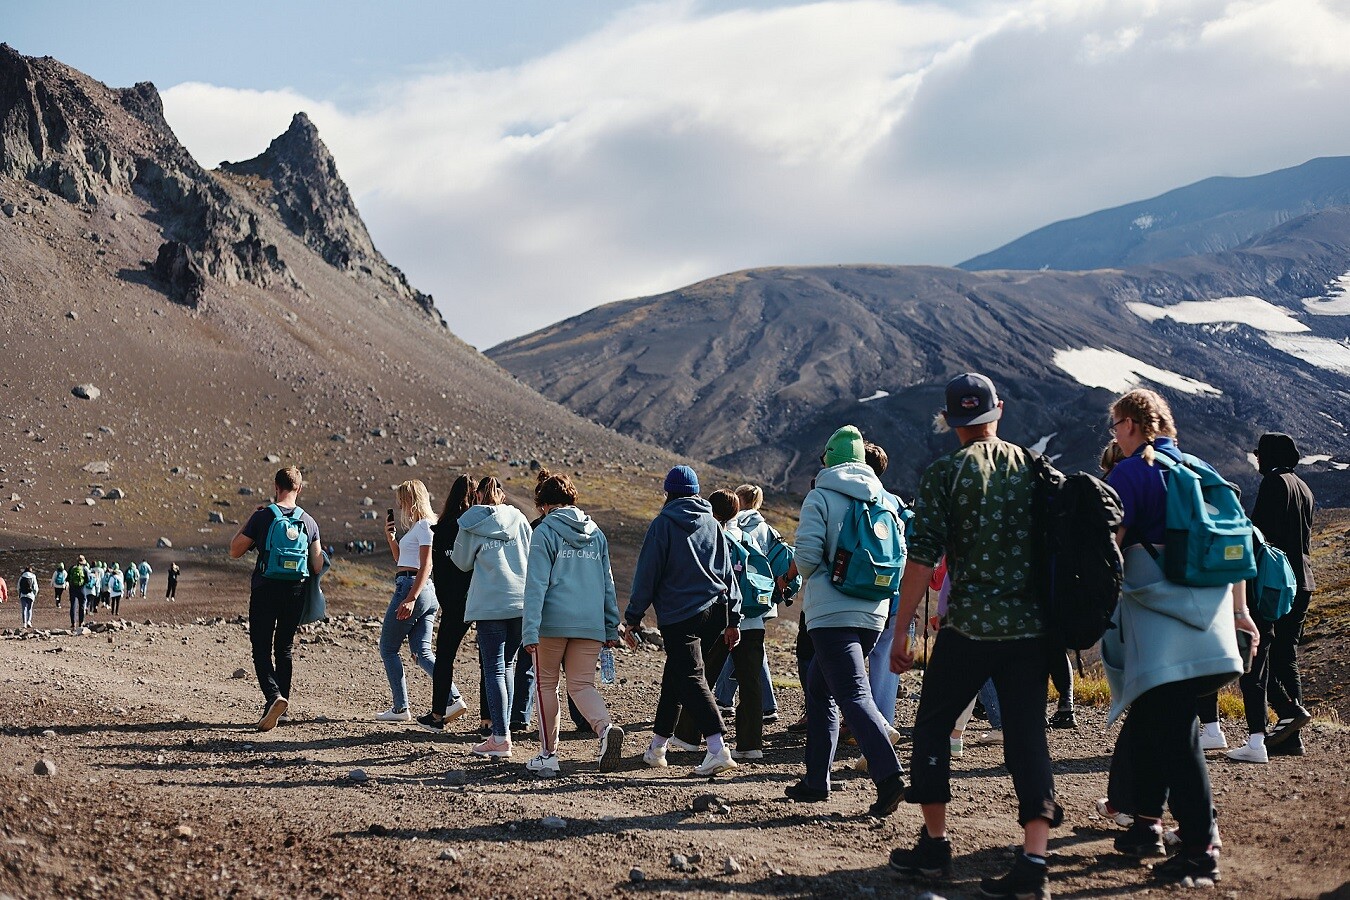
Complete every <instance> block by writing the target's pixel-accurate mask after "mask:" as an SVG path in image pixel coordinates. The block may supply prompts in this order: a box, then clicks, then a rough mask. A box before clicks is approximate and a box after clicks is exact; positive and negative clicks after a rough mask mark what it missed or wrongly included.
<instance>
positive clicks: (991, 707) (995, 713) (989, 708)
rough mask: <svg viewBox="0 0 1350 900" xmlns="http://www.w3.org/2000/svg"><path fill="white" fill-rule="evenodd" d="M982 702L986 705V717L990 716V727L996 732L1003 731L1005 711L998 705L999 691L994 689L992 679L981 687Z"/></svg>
mask: <svg viewBox="0 0 1350 900" xmlns="http://www.w3.org/2000/svg"><path fill="white" fill-rule="evenodd" d="M980 702H981V703H983V704H984V712H985V715H987V716H989V727H990V728H992V729H994V730H995V731H1002V730H1003V710H1002V709H1000V708H999V705H998V691H997V690H996V689H995V688H994V679H992V678H990V679H989V680H988V681H986V682H985V683H984V684H983V685H981V686H980Z"/></svg>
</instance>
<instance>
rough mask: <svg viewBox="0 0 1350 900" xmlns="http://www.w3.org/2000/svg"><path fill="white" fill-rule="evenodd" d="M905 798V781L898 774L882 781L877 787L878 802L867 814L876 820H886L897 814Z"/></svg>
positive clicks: (869, 808)
mask: <svg viewBox="0 0 1350 900" xmlns="http://www.w3.org/2000/svg"><path fill="white" fill-rule="evenodd" d="M904 796H905V779H904V778H902V777H900V773H899V772H896V773H895V774H894V775H892V776H890V777H889V778H884V779H882V781H881V782H880V783H879V784H878V785H877V800H876V802H875V803H873V804H872V805H871V806H869V807H867V814H868V815H869V816H872V817H873V818H876V819H884V818H886V817H887V816H889V815H890V814H891V813H893V812H895V810H896V807H898V806H899V805H900V801H901V799H903V798H904Z"/></svg>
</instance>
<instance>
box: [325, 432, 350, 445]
mask: <svg viewBox="0 0 1350 900" xmlns="http://www.w3.org/2000/svg"><path fill="white" fill-rule="evenodd" d="M328 439H329V440H330V441H333V442H334V443H338V444H345V443H347V436H346V435H345V434H336V433H335V434H331V435H329V437H328Z"/></svg>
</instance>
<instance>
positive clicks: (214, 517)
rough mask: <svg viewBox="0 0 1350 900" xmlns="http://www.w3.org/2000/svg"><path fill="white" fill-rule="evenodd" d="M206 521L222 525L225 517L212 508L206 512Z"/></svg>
mask: <svg viewBox="0 0 1350 900" xmlns="http://www.w3.org/2000/svg"><path fill="white" fill-rule="evenodd" d="M206 521H207V522H208V523H210V524H212V525H224V524H225V517H224V516H222V515H221V514H220V513H219V512H218V511H217V510H214V509H213V510H211V511H210V512H208V513H207V514H206Z"/></svg>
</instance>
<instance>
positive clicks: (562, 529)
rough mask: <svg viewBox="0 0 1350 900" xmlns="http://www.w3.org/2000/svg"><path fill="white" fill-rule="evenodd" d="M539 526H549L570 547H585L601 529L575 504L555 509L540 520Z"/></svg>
mask: <svg viewBox="0 0 1350 900" xmlns="http://www.w3.org/2000/svg"><path fill="white" fill-rule="evenodd" d="M538 527H539V528H547V529H548V530H549V531H551V532H553V533H554V534H556V535H557V536H558V537H560V538H561V539H562V540H563V542H564V543H566V544H567V546H569V547H585V546H586V545H587V544H589V543H591V542H592V541H594V540H595V535H596V533H597V532H599V531H600V529H599V528H597V527H596V524H595V522H594V521H592V520H591V517H590V516H588V515H586V514H585V513H584V512H582V511H581V510H579V509H577V508H576V507H575V506H564V507H561V508H559V509H555V510H553V511H552V512H550V513H549V514H548V515H546V516H544V518H543V519H542V520H541V521H540V522H539V526H538Z"/></svg>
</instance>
